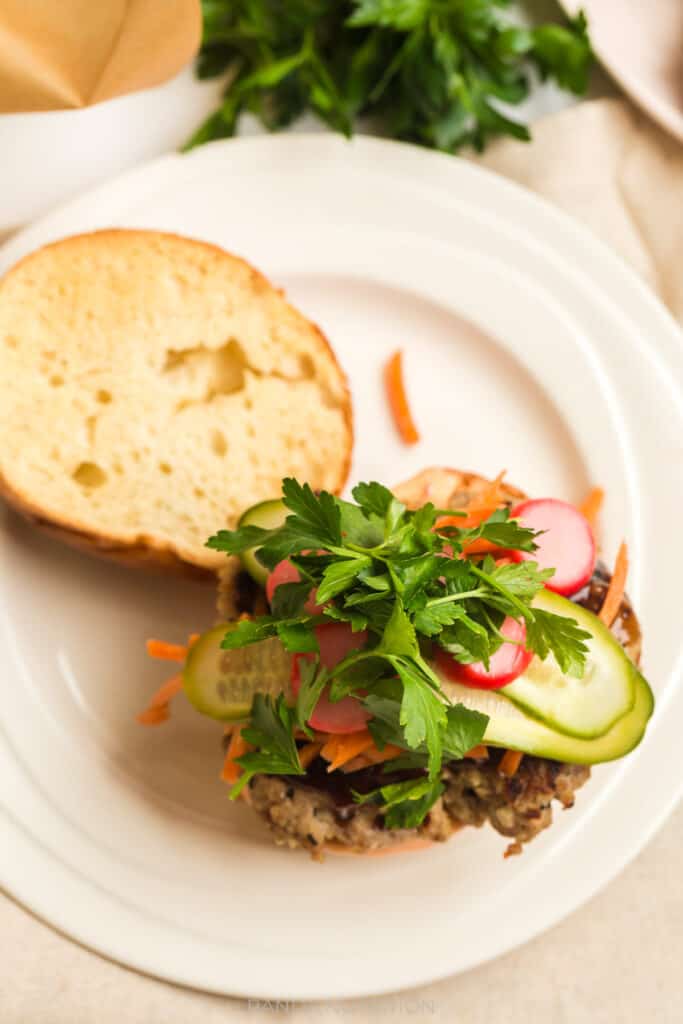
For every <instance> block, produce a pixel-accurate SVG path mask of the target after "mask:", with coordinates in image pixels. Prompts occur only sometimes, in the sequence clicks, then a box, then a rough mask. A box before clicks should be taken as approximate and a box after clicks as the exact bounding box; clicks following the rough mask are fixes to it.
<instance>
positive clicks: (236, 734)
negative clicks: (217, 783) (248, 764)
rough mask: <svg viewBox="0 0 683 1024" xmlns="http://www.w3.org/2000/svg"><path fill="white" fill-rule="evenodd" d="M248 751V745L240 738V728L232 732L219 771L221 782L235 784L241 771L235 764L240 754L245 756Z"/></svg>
mask: <svg viewBox="0 0 683 1024" xmlns="http://www.w3.org/2000/svg"><path fill="white" fill-rule="evenodd" d="M248 750H249V744H248V743H247V742H246V740H245V739H243V738H242V727H241V726H239V727H238V728H236V729H234V730H233V733H232V735H231V737H230V742H229V743H228V749H227V751H226V752H225V761H224V762H223V768H222V771H221V779H222V780H223V782H230V783H233V782H237V780H238V778H239V777H240V773H241V771H242V768H241V766H240V765H238V764H237V758H238V757H241V756H242V754H246V753H247V752H248Z"/></svg>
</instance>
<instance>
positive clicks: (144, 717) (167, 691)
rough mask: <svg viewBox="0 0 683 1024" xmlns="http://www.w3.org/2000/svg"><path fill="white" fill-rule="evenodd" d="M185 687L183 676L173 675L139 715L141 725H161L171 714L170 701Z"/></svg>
mask: <svg viewBox="0 0 683 1024" xmlns="http://www.w3.org/2000/svg"><path fill="white" fill-rule="evenodd" d="M182 688H183V677H182V676H181V675H180V673H178V675H177V676H171V678H170V679H167V680H166V682H165V683H163V685H162V686H160V687H159V689H158V690H157V692H156V693H155V694H154V695H153V697H152V699H151V700H150V702H149V704H148V705H147V707H146V708H145V710H144V711H141V712H140V714H139V715H138V716H137V721H138V722H139V723H140V725H161V723H162V722H165V721H166V719H167V718H168V716H169V708H170V703H171V700H172V698H173V697H175V695H176V693H179V692H180V690H182Z"/></svg>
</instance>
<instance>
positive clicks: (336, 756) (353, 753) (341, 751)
mask: <svg viewBox="0 0 683 1024" xmlns="http://www.w3.org/2000/svg"><path fill="white" fill-rule="evenodd" d="M374 744H375V741H374V740H373V738H372V736H371V735H370V733H369V732H368V730H367V729H361V730H359V731H358V732H350V733H346V734H345V735H333V736H330V737H329V739H327V740H326V742H325V743H324V745H323V747H322V749H321V751H320V754H321V756H322V757H324V758H325V760H326V761H329V762H330V763H329V765H328V766H327V770H328V772H333V771H336V769H337V768H341V766H342V765H343V764H346V762H347V761H350V760H351V759H352V758H354V757H357V756H358V754H362V753H363V751H365V750H368V749H369V748H370V747H373V746H374Z"/></svg>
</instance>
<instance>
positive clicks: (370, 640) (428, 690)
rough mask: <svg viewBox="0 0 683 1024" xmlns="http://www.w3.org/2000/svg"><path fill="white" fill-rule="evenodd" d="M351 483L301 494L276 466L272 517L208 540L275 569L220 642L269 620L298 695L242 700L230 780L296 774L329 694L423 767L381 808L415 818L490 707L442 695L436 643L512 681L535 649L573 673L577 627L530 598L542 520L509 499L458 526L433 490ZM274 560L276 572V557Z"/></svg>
mask: <svg viewBox="0 0 683 1024" xmlns="http://www.w3.org/2000/svg"><path fill="white" fill-rule="evenodd" d="M353 498H354V501H353V502H348V501H343V500H342V499H340V498H337V497H335V496H333V495H331V494H328V493H326V492H322V493H320V494H314V493H313V491H312V490H311V489H310V487H309V486H308V485H307V484H303V485H302V484H300V483H298V482H297V481H296V480H292V479H286V480H284V481H283V501H284V504H285V506H286V507H287V509H288V510H289V515H288V516H287V518H286V520H285V522H284V523H283V524H282V525H281V526H279V527H277V528H274V529H265V528H260V527H258V526H255V525H248V526H245V527H242V528H240V529H237V530H233V531H231V530H221V531H220V532H219V533H217V534H216V535H215V536H213V537H212V538H211V539H210V540H209V542H208V546H209V547H211V548H213V549H215V550H219V551H225V552H226V553H227V554H230V555H238V554H240V553H242V552H244V551H246V550H251V549H255V557H256V559H257V561H258V562H259V563H260V564H261V565H262V566H263V567H264V568H265V569H266V570H267V571H268V572H269V573H272V574H273V576H271V577H270V579H271V581H273V585H271V586H270V587H269V590H270V594H269V596H270V598H271V614H269V615H265V616H261V617H260V618H257V619H254V620H245V621H242V622H240V623H239V624H238V626H237V627H236V628H234V629H232V630H231V631H230V632H228V633H227V634H226V636H225V638H224V640H223V647H224V648H226V649H236V648H240V647H243V646H247V645H249V644H253V643H258V642H260V641H262V640H264V639H267V638H269V637H275V636H277V637H279V639H280V641H281V642H282V644H283V645H284V646H285V648H286V649H287V650H288V651H290V652H291V653H293V654H295V655H296V656H297V658H296V659H295V660H296V663H297V673H298V675H297V681H296V687H294V689H296V703H295V705H294V706H291V705H288V704H287V703H286V702H285V700H284V697H282V696H280V697H278V698H277V699H274V698H272V697H264V696H262V695H257V698H256V699H255V701H254V707H253V710H252V719H251V723H250V725H249V726H248V727H247V728H245V729H244V730H243V736H244V739H245V740H246V741H247V742H248V743H249V744H250V745H251V747H252V748H253V749H252V750H250V752H249V753H247V754H245V755H244V756H243V757H242V758H239V759H238V763H239V764H240V765H241V766H242V767H243V769H244V774H243V776H242V777H241V778H240V780H239V782H238V787H240V788H241V786H243V785H244V783H245V781H246V780H247V779H248V777H250V776H251V775H252V774H254V773H256V772H257V771H258V772H267V773H271V774H277V773H280V774H295V775H298V774H302V773H303V770H304V769H303V768H302V766H301V764H300V761H299V756H298V750H297V747H296V744H295V743H294V740H293V737H294V735H295V734H298V735H302V736H308V737H309V739H313V737H314V734H313V728H315V726H316V723H317V722H319V721H320V719H319V718H316V714H317V713H318V715H320V714H322V718H323V719H324V722H325V724H326V726H327V731H328V732H334V726H335V723H336V719H335V714H334V708H335V705H337V707H338V708H339V709H340V710H341V709H343V708H345V709H346V712H345V713H344V714H341V715H339V722H340V723H341V728H340V732H341V731H343V730H344V728H346V729H350V726H349V720H348V719H347V718H346V717H345V715H346V713H352V714H351V724H352V725H353V726H354V728H359V726H360V725H362V724H363V723H365V722H366V721H367V728H368V729H369V732H370V734H371V735H372V737H373V739H374V741H375V744H376V746H377V748H378V749H379V750H382V749H383V747H384V746H385V745H386V744H393V745H395V746H396V747H397V748H399V749H400V750H401V751H402V752H403V753H402V754H401V756H400V758H399V762H400V763H401V764H402V765H403V766H405V767H412V768H416V767H420V768H422V769H423V770H424V779H425V780H426V782H425V783H424V784H423V783H422V781H421V780H420V785H419V786H418V788H417V789H415V790H414V791H413V789H411V790H410V792H406V793H401V794H397V793H392V794H391V795H390V799H391V804H392V808H394V810H393V813H392V819H395V820H396V822H397V823H398V822H399V821H405V820H407V819H409V820H411V821H413V819H414V817H415V815H416V814H418V816H419V814H422V816H424V814H426V813H427V811H428V810H429V806H431V804H432V803H433V802H434V800H435V799H436V798H437V797H438V792H439V785H438V778H439V774H440V771H441V769H442V765H443V763H444V762H445V761H447V760H453V759H456V758H461V757H463V756H464V755H465V754H466V753H467V752H468V751H469V750H471V749H472V748H473V747H475V746H476V745H477V744H479V743H480V742H481V740H482V739H483V737H484V732H485V729H486V725H487V721H488V719H487V716H486V715H484V714H481V713H479V712H477V711H474V710H471V709H468V708H467V707H465V706H464V705H463V704H452V703H450V702H449V701H448V699H447V697H446V696H445V694H444V693H443V690H442V687H441V684H440V680H439V675H438V674H437V672H436V671H435V667H434V660H435V658H436V657H437V655H438V660H439V662H440V663H441V664H442V663H443V659H444V658H445V659H450V660H451V661H452V662H453V664H454V665H455V666H457V667H458V668H457V670H456V671H462V672H463V673H464V674H465V675H466V676H467V678H468V682H469V685H477V680H479V683H480V685H481V686H483V687H490V686H491V683H492V681H493V683H494V685H495V676H496V671H497V670H498V668H500V670H501V674H502V676H504V679H505V681H506V682H509V681H510V679H511V678H513V677H514V674H515V670H517V669H518V671H519V672H522V671H523V669H524V667H525V665H526V664H527V663H528V661H529V658H530V657H531V656H532V655H533V654H537V655H538V656H539V657H541V658H545V657H546V656H548V655H549V654H551V655H552V656H553V659H554V661H555V663H556V664H557V665H558V666H559V668H560V670H561V671H562V672H565V673H568V674H572V675H575V676H578V677H580V676H581V675H582V673H583V669H584V664H585V659H586V654H587V650H588V648H587V646H586V640H588V639H589V638H590V634H588V633H587V632H586V631H585V630H583V629H581V628H580V627H579V626H578V624H577V623H576V621H575V620H573V619H571V618H567V617H565V616H560V615H556V614H553V613H552V612H549V611H548V610H547V609H540V608H535V607H533V606H532V603H533V600H534V598H535V596H536V595H537V594H538V593H539V591H540V590H542V588H543V587H544V586H545V585H546V584H548V582H549V581H551V580H552V577H553V574H554V569H553V567H552V566H547V565H546V566H544V567H541V566H539V564H538V563H537V561H536V560H535V552H536V550H537V537H538V536H539V534H538V533H537V531H536V530H535V529H533V528H531V527H530V526H526V525H523V524H522V523H520V522H518V521H517V520H516V519H515V518H514V517H513V516H512V515H511V513H510V510H509V509H507V508H497V509H494V510H492V511H491V513H490V514H489V515H487V516H486V517H485V518H483V519H482V520H481V521H480V522H477V523H475V524H473V525H470V524H469V523H468V521H467V520H466V519H464V517H463V519H464V523H467V525H464V524H463V525H462V526H460V525H457V523H458V516H457V514H455V515H454V513H453V511H452V510H447V509H437V508H435V507H434V505H432V504H431V503H428V504H426V505H424V506H422V507H421V508H419V509H417V510H414V511H409V510H408V509H407V508H406V507H405V506H404V505H403V504H402V503H401V502H399V501H398V500H397V499H396V498H395V497H394V496H393V494H392V493H391V492H390V491H389V490H388V489H387V488H385V487H383V486H382V485H381V484H379V483H368V484H359V485H358V486H357V487H356V488H355V489H354V491H353ZM578 514H579V513H577V515H578ZM445 517H447V518H445ZM475 542H485V543H482V544H475ZM503 553H505V556H506V557H505V558H496V557H495V556H496V555H497V554H498V555H502V554H503ZM520 555H523V559H522V560H521V561H519V562H515V561H511V560H510V559H511V558H514V557H515V556H516V557H519V556H520ZM285 560H286V561H287V572H286V573H285V572H284V570H283V569H282V568H280V569H279V570H278V571H277V572H276V570H277V569H278V566H282V563H283V562H285ZM292 568H293V569H294V570H296V572H293V571H292ZM278 575H279V577H280V580H281V581H282V582H280V581H279V580H278V578H277V577H278ZM275 584H277V585H275ZM312 596H314V598H315V602H313V601H312ZM331 624H339V632H340V634H343V636H342V637H341V639H342V640H343V643H341V647H340V651H341V656H340V657H339V658H336V657H331V656H330V655H329V653H328V652H326V650H324V649H323V644H322V642H321V638H323V639H327V635H328V634H329V633H330V629H329V627H330V625H331ZM514 645H517V648H518V650H519V652H520V653H519V655H517V656H516V655H515V650H514ZM511 648H512V656H510V654H509V651H510V649H511ZM501 652H502V653H501ZM500 685H503V684H502V683H501V684H500ZM349 701H351V702H352V704H350V703H349ZM392 763H393V764H394V766H395V765H396V763H397V762H396V761H394V762H392ZM409 788H410V787H409ZM398 797H400V799H398ZM428 798H429V799H428ZM378 799H380V800H381V799H382V795H381V794H380V797H379V798H378ZM430 799H431V803H430ZM402 804H405V806H403V807H402V806H401V805H402Z"/></svg>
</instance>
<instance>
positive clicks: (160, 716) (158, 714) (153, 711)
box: [136, 704, 170, 725]
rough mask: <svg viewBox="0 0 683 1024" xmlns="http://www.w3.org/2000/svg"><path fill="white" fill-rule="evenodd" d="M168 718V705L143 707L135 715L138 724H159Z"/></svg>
mask: <svg viewBox="0 0 683 1024" xmlns="http://www.w3.org/2000/svg"><path fill="white" fill-rule="evenodd" d="M168 718H170V711H169V709H168V705H167V704H166V705H164V706H163V707H160V708H145V710H144V711H141V712H140V714H139V715H138V716H137V718H136V721H137V722H139V723H140V725H161V724H162V723H163V722H165V721H166V720H167V719H168Z"/></svg>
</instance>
